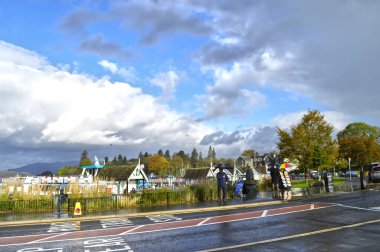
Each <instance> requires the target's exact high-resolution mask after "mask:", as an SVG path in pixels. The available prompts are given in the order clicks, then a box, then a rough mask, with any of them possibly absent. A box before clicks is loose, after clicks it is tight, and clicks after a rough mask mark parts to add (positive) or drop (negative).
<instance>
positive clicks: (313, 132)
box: [58, 110, 380, 176]
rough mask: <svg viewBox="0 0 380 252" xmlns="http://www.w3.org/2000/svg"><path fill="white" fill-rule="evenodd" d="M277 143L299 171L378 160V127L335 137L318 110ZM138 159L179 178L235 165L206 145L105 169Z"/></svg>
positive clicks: (349, 129)
mask: <svg viewBox="0 0 380 252" xmlns="http://www.w3.org/2000/svg"><path fill="white" fill-rule="evenodd" d="M277 134H278V137H279V141H278V143H277V147H278V151H279V152H278V154H279V156H280V157H281V158H282V159H285V158H286V159H287V160H289V161H290V162H292V163H295V164H297V165H298V167H299V170H300V172H305V174H306V172H307V171H310V170H319V171H322V170H332V169H334V168H335V169H336V170H339V169H345V168H347V166H348V162H349V160H350V162H351V165H352V167H353V168H356V169H361V170H363V169H364V168H365V167H366V166H367V165H369V164H370V163H372V162H376V161H380V144H379V143H380V128H379V127H377V126H371V125H368V124H365V123H362V122H354V123H350V124H349V125H347V126H346V128H345V129H343V130H342V131H340V132H338V133H337V135H336V137H334V127H333V126H332V125H331V124H329V123H328V122H327V121H326V120H325V118H324V115H323V114H322V113H320V112H319V111H318V110H310V111H308V113H306V114H305V115H303V117H302V118H301V120H300V122H298V123H297V124H295V125H292V126H291V127H290V128H289V129H281V128H279V127H278V128H277ZM242 155H243V156H250V157H255V156H257V155H258V153H257V152H256V151H254V150H245V151H244V152H243V153H242ZM138 159H140V162H141V163H142V164H144V169H145V172H146V173H147V174H150V173H154V174H156V175H160V176H162V175H174V176H182V175H184V172H185V171H186V169H188V168H197V167H210V165H211V163H213V164H217V163H219V162H225V163H229V164H231V165H233V164H234V159H232V158H227V159H225V158H218V157H217V155H216V151H215V148H213V147H212V146H209V149H208V152H207V154H206V155H204V154H203V153H202V152H201V151H198V150H197V149H196V148H193V150H192V151H191V153H186V152H185V151H184V150H180V151H178V152H174V153H173V154H171V153H170V151H169V150H165V151H163V150H162V149H159V150H158V151H157V153H148V152H145V153H143V152H140V153H139V155H138V157H137V158H131V159H129V160H128V159H127V157H126V156H125V155H122V154H119V155H117V156H116V155H115V156H114V158H113V159H112V160H111V161H110V160H109V158H108V157H105V158H104V160H105V164H106V167H107V166H132V165H133V166H136V164H137V162H138ZM91 164H92V161H91V159H89V158H88V152H87V151H86V150H85V151H83V152H82V153H81V156H80V161H79V164H78V166H76V167H63V168H62V169H60V170H59V171H58V175H78V174H80V173H81V172H82V169H81V166H83V165H91Z"/></svg>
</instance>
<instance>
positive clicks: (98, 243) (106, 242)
mask: <svg viewBox="0 0 380 252" xmlns="http://www.w3.org/2000/svg"><path fill="white" fill-rule="evenodd" d="M83 246H84V248H85V250H84V251H85V252H91V251H99V249H101V251H129V252H133V250H132V249H131V247H130V246H129V245H128V243H126V242H125V240H124V239H123V238H122V237H113V238H107V239H103V238H100V239H99V238H98V239H91V240H87V241H84V242H83Z"/></svg>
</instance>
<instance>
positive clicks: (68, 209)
mask: <svg viewBox="0 0 380 252" xmlns="http://www.w3.org/2000/svg"><path fill="white" fill-rule="evenodd" d="M67 215H68V216H70V199H69V197H67Z"/></svg>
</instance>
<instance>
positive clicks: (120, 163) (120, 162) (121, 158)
mask: <svg viewBox="0 0 380 252" xmlns="http://www.w3.org/2000/svg"><path fill="white" fill-rule="evenodd" d="M117 164H118V165H122V164H123V156H122V155H121V154H119V155H118V156H117Z"/></svg>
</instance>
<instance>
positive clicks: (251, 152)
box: [241, 150, 258, 158]
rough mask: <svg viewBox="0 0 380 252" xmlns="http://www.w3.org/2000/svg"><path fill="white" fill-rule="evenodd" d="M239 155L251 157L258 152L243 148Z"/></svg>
mask: <svg viewBox="0 0 380 252" xmlns="http://www.w3.org/2000/svg"><path fill="white" fill-rule="evenodd" d="M241 155H242V156H246V157H251V158H253V157H256V156H258V153H257V152H256V151H254V150H245V151H243V153H242V154H241Z"/></svg>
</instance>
